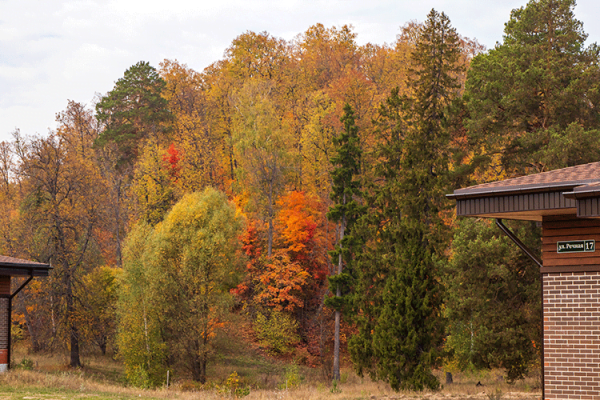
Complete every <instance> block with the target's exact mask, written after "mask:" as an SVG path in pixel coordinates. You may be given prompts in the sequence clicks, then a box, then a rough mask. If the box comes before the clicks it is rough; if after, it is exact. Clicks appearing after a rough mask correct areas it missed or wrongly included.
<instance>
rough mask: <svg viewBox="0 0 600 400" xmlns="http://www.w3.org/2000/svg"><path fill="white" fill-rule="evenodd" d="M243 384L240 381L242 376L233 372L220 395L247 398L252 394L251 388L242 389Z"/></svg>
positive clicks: (221, 389)
mask: <svg viewBox="0 0 600 400" xmlns="http://www.w3.org/2000/svg"><path fill="white" fill-rule="evenodd" d="M241 385H242V382H241V381H240V376H239V375H238V373H237V372H236V371H233V372H232V373H231V375H229V377H228V378H227V380H226V381H225V384H224V385H223V386H221V387H220V388H219V390H218V391H219V393H221V394H226V395H229V396H231V397H234V398H236V399H238V398H240V397H245V396H248V395H249V394H250V388H249V387H247V386H246V387H241Z"/></svg>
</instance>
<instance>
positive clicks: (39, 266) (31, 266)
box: [0, 262, 54, 269]
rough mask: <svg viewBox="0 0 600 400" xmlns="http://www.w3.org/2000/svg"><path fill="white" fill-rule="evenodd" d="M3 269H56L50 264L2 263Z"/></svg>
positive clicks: (0, 264)
mask: <svg viewBox="0 0 600 400" xmlns="http://www.w3.org/2000/svg"><path fill="white" fill-rule="evenodd" d="M0 267H1V268H19V269H54V267H52V266H51V265H50V264H44V263H36V264H32V263H30V264H28V263H7V262H0Z"/></svg>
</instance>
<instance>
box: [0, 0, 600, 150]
mask: <svg viewBox="0 0 600 400" xmlns="http://www.w3.org/2000/svg"><path fill="white" fill-rule="evenodd" d="M525 4H526V1H525V0H521V1H517V0H327V1H322V0H304V1H299V0H276V1H267V0H196V1H190V0H169V1H154V0H143V1H141V0H120V1H101V0H77V1H76V0H73V1H55V0H0V140H9V139H10V137H11V132H13V131H14V130H15V129H16V128H19V129H20V130H21V132H22V133H24V134H36V133H39V134H45V133H46V132H48V129H54V128H55V127H56V123H55V114H56V113H57V112H60V111H62V110H63V109H64V108H65V107H66V105H67V100H74V101H77V102H81V103H84V104H87V105H90V104H92V101H93V98H94V95H95V94H96V93H100V94H105V93H106V92H108V91H109V90H111V89H112V87H113V85H114V82H115V81H116V80H117V79H119V78H120V77H122V76H123V72H124V71H125V70H126V69H127V68H129V67H130V66H131V65H133V64H135V63H136V62H138V61H141V60H143V61H149V62H150V63H151V64H152V65H153V66H155V67H158V63H159V62H160V61H162V60H164V59H165V58H168V59H171V60H173V59H176V60H178V61H179V62H182V63H185V64H187V65H188V66H189V67H191V68H193V69H195V70H197V71H202V70H203V69H204V68H205V67H206V66H208V65H209V64H211V63H212V62H214V61H216V60H219V59H221V58H222V57H223V52H224V50H225V49H226V48H227V47H228V46H229V45H230V43H231V41H232V40H233V39H234V38H235V37H237V36H238V35H240V34H241V33H244V32H246V31H255V32H262V31H267V32H269V33H270V34H271V35H273V36H276V37H281V38H284V39H288V40H289V39H292V38H293V37H295V36H296V35H297V34H299V33H302V32H304V31H306V29H307V28H308V27H310V26H311V25H314V24H316V23H322V24H323V25H325V26H326V27H331V26H337V27H340V26H342V25H344V24H352V25H353V26H354V31H355V32H356V33H357V35H358V38H357V40H358V43H359V44H364V43H367V42H371V43H376V44H383V43H392V42H393V41H394V40H395V39H396V35H397V34H398V33H399V28H400V27H401V26H402V25H404V23H406V22H408V21H410V20H418V21H423V20H424V19H425V17H426V15H427V13H428V12H429V11H430V10H431V8H435V9H436V10H438V11H444V12H445V13H446V14H447V15H448V17H449V18H450V20H451V21H452V24H453V25H454V27H455V28H456V29H457V31H458V32H459V33H460V34H461V35H463V36H467V37H470V38H477V39H478V40H479V42H481V43H482V44H484V45H485V46H486V47H488V48H491V47H493V46H494V44H495V43H496V42H497V41H501V40H502V33H503V29H504V23H505V22H506V21H508V18H509V16H510V11H511V10H512V9H513V8H517V7H520V6H523V5H525ZM575 15H576V17H577V18H578V19H580V20H581V21H583V23H584V29H585V31H586V32H587V33H588V34H589V38H588V42H587V43H588V44H589V43H592V42H600V26H599V24H600V1H598V0H579V1H578V5H577V7H576V8H575Z"/></svg>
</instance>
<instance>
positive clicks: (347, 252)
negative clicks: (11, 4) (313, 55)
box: [326, 104, 363, 381]
mask: <svg viewBox="0 0 600 400" xmlns="http://www.w3.org/2000/svg"><path fill="white" fill-rule="evenodd" d="M341 122H342V123H343V124H344V130H343V131H342V132H341V133H340V135H339V136H338V137H336V138H334V139H333V143H334V144H335V146H336V147H337V153H336V154H335V155H334V156H333V157H332V158H331V163H332V164H333V165H334V166H336V168H335V169H334V170H333V171H332V172H331V177H332V180H333V186H332V189H333V192H332V193H331V199H332V200H333V201H334V202H335V204H334V205H333V206H332V207H331V208H330V209H329V212H328V213H327V218H328V219H329V220H331V221H334V222H337V223H338V229H339V231H338V232H339V242H338V245H337V246H336V249H335V251H332V252H331V256H332V262H333V264H334V265H335V264H337V274H336V275H334V276H330V277H329V285H330V288H331V289H332V291H334V294H335V297H333V298H328V299H327V300H328V301H327V302H326V304H327V305H328V306H330V307H332V308H334V309H335V336H334V351H333V379H334V380H336V381H339V380H340V319H341V313H342V311H343V308H344V304H345V302H346V300H347V296H343V295H342V292H343V291H347V289H348V287H349V284H350V279H351V275H350V273H349V271H346V272H344V265H346V268H348V267H349V266H350V264H351V262H352V245H353V242H354V238H353V236H352V234H351V229H352V227H353V225H354V222H355V221H356V219H357V218H358V217H359V215H360V214H361V210H362V208H363V207H362V206H361V205H360V204H359V202H358V198H360V196H361V190H360V182H359V181H358V180H357V177H358V176H359V175H360V164H361V156H362V150H361V148H360V143H359V138H358V128H357V127H356V124H355V122H354V112H353V111H352V107H350V105H349V104H346V105H345V106H344V116H343V117H342V118H341Z"/></svg>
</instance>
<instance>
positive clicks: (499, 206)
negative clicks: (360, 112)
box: [448, 162, 600, 400]
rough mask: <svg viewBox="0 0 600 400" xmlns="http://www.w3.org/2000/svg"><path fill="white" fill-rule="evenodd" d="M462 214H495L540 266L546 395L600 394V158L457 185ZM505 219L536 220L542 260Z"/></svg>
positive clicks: (575, 396) (591, 396) (576, 396)
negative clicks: (468, 185)
mask: <svg viewBox="0 0 600 400" xmlns="http://www.w3.org/2000/svg"><path fill="white" fill-rule="evenodd" d="M448 197H450V198H452V199H455V200H456V214H457V216H470V217H487V218H495V219H496V223H497V225H498V226H499V227H500V228H501V229H502V230H503V231H504V232H505V233H506V234H507V235H508V236H509V237H510V238H511V239H513V241H515V243H516V244H517V245H518V246H519V247H521V249H522V250H523V251H525V252H526V253H528V255H529V256H530V257H531V258H532V260H533V261H534V262H535V263H536V264H537V265H538V266H539V268H540V274H541V281H542V302H543V307H542V309H543V322H542V324H543V336H544V337H543V341H542V343H543V349H542V358H543V362H542V377H543V378H542V379H543V396H542V398H543V399H563V400H564V399H600V250H598V251H597V249H596V243H597V242H598V241H600V162H594V163H590V164H584V165H578V166H575V167H569V168H563V169H559V170H554V171H549V172H543V173H539V174H533V175H528V176H523V177H519V178H513V179H506V180H503V181H497V182H492V183H485V184H482V185H477V186H472V187H469V188H465V189H458V190H456V191H454V194H452V195H448ZM502 219H516V220H528V221H538V222H540V223H541V226H542V260H538V259H536V257H535V256H534V255H533V254H532V253H531V251H529V249H527V248H526V247H525V246H524V245H523V244H522V243H521V242H520V241H519V239H518V238H516V237H515V236H514V234H513V233H512V232H511V231H510V230H508V229H507V228H506V227H505V226H504V225H503V224H502Z"/></svg>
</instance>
